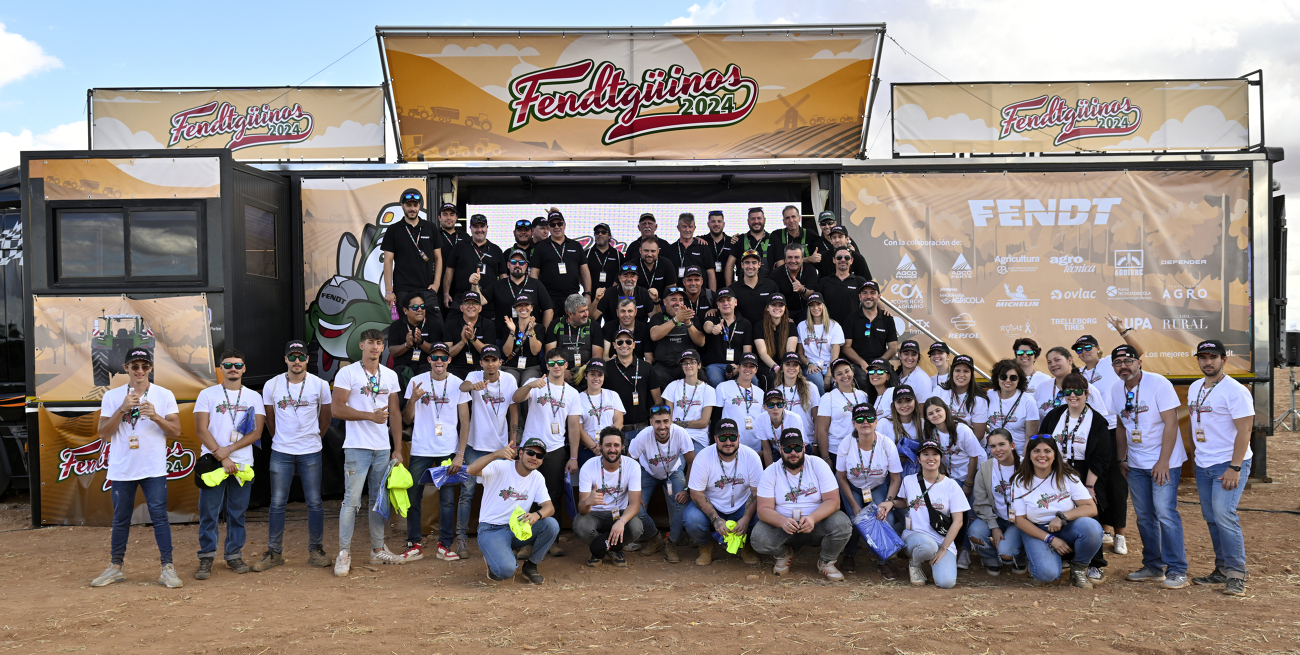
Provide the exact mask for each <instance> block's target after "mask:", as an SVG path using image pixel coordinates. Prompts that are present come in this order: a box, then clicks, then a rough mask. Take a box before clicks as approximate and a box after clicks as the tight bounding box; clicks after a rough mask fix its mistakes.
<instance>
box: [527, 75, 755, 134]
mask: <svg viewBox="0 0 1300 655" xmlns="http://www.w3.org/2000/svg"><path fill="white" fill-rule="evenodd" d="M629 77H630V76H629V75H628V73H627V71H625V70H623V69H622V68H619V67H618V66H615V65H614V64H612V63H610V62H608V61H605V62H601V63H600V64H596V62H595V61H593V60H591V59H585V60H583V61H580V62H577V63H572V64H565V65H563V66H556V67H554V68H544V69H542V70H536V71H532V72H530V73H526V74H524V75H520V76H518V77H515V78H513V79H511V80H510V84H509V86H508V88H509V89H510V96H511V98H512V99H511V101H510V112H511V115H510V131H511V132H514V131H515V130H518V129H520V128H522V127H524V126H525V125H527V124H528V123H529V121H531V120H532V119H534V118H536V119H537V120H539V121H548V120H551V119H554V118H572V117H575V116H588V115H591V114H601V113H605V112H615V113H616V114H617V116H616V117H615V118H614V124H613V125H611V126H609V129H608V130H605V134H604V135H603V136H601V143H603V144H604V145H610V144H612V143H617V142H619V141H623V140H625V139H631V138H634V137H638V136H644V135H647V134H656V133H659V132H671V131H673V130H685V129H690V128H696V127H722V126H725V125H734V124H736V123H739V122H740V121H743V120H745V118H746V117H747V116H749V114H750V112H752V111H753V110H754V106H755V105H756V103H757V102H758V82H755V81H754V80H753V79H751V78H748V77H745V76H744V75H743V74H741V72H740V66H737V65H736V64H727V67H726V70H723V71H719V70H717V69H710V70H708V71H705V72H704V73H687V72H685V69H684V68H682V67H681V66H679V65H675V64H674V65H672V66H669V67H668V70H664V69H661V68H652V69H650V70H647V71H645V72H644V73H643V74H642V76H641V83H640V84H636V83H633V82H631V81H630V80H629V79H628V78H629ZM551 84H585V85H586V88H585V89H582V90H579V91H555V92H549V93H548V92H544V91H543V90H542V87H543V86H546V85H551ZM740 90H744V91H745V101H744V104H737V102H736V92H737V91H740ZM667 104H676V105H677V107H678V109H677V112H676V113H672V114H669V113H658V114H647V115H642V113H641V112H642V111H645V110H649V109H652V108H654V107H657V106H660V105H667Z"/></svg>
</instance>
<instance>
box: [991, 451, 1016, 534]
mask: <svg viewBox="0 0 1300 655" xmlns="http://www.w3.org/2000/svg"><path fill="white" fill-rule="evenodd" d="M994 466H995V467H997V469H998V486H997V488H998V489H1001V490H1002V502H1003V504H1005V505H1006V506H1007V521H1011V522H1014V519H1012V517H1011V511H1012V509H1011V501H1012V497H1011V483H1010V482H1008V481H1007V476H1006V475H1004V474H1003V473H1002V465H1001V464H994ZM1012 470H1015V467H1012ZM1012 477H1015V475H1014V474H1012ZM994 509H996V508H994Z"/></svg>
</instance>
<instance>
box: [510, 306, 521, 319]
mask: <svg viewBox="0 0 1300 655" xmlns="http://www.w3.org/2000/svg"><path fill="white" fill-rule="evenodd" d="M510 318H519V310H518V309H515V308H514V307H511V308H510Z"/></svg>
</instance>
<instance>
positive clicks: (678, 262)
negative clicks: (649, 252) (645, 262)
mask: <svg viewBox="0 0 1300 655" xmlns="http://www.w3.org/2000/svg"><path fill="white" fill-rule="evenodd" d="M677 233H678V234H680V235H681V237H680V238H678V239H677V240H676V241H674V242H673V243H672V244H671V245H669V246H668V247H667V248H665V249H663V250H662V251H661V252H660V253H659V255H660V257H662V258H663V259H664V260H665V261H667V262H672V265H673V268H675V269H677V279H678V280H681V279H682V278H685V277H686V269H688V268H691V267H695V268H698V269H700V272H701V273H703V274H704V278H703V279H704V280H705V281H706V282H707V283H708V286H709V288H710V289H716V288H718V286H717V281H716V278H715V277H714V273H713V251H712V250H710V249H709V246H708V245H707V244H706V243H705V242H704V239H697V238H696V237H695V215H694V214H691V213H689V212H687V213H685V214H682V215H681V217H679V218H678V219H677Z"/></svg>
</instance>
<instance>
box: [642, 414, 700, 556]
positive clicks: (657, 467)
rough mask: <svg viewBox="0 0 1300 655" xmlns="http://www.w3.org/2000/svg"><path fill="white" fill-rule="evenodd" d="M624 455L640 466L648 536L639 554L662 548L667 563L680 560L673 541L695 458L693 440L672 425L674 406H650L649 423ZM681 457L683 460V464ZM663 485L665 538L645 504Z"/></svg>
mask: <svg viewBox="0 0 1300 655" xmlns="http://www.w3.org/2000/svg"><path fill="white" fill-rule="evenodd" d="M627 454H628V456H629V457H631V458H633V459H635V460H637V463H638V464H640V465H641V511H640V512H639V517H640V519H641V532H642V534H644V535H646V537H647V538H648V539H649V541H648V542H646V543H645V544H642V546H641V555H642V556H649V555H653V554H655V553H657V552H659V548H660V547H663V549H664V559H666V560H668V562H670V563H674V564H675V563H677V562H680V561H681V559H680V558H679V557H678V555H677V546H676V542H677V541H678V540H680V539H681V538H682V510H684V509H686V503H687V502H688V501H689V500H690V494H688V493H687V492H686V476H687V475H688V474H689V472H690V466H691V462H693V461H695V442H694V440H693V439H691V435H690V433H688V432H687V431H686V429H685V428H682V427H679V426H676V425H673V408H672V406H671V405H655V406H654V407H651V408H650V425H649V427H646V428H644V429H642V430H641V432H640V433H639V434H637V436H636V438H634V439H632V445H631V446H628V449H627ZM683 457H684V458H685V460H686V465H685V467H683V466H682V459H683ZM660 487H663V488H664V502H665V503H666V504H667V505H668V515H669V523H668V525H669V530H668V539H667V541H665V540H664V538H663V535H661V534H660V533H659V527H658V526H656V525H655V522H654V520H653V519H651V518H650V513H649V512H647V511H646V507H647V506H648V505H650V499H651V498H653V497H654V494H655V491H656V490H658V489H659V488H660Z"/></svg>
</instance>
